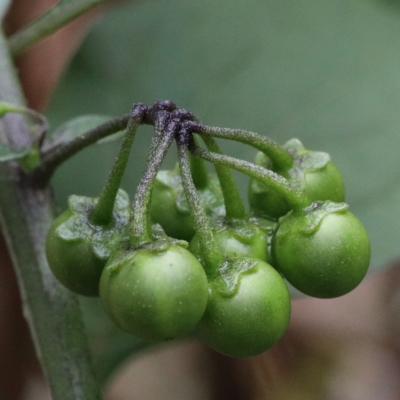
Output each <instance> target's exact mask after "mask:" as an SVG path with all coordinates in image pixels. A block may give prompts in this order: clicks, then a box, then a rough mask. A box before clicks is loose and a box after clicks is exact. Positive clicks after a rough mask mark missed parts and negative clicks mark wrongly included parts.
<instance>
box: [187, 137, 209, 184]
mask: <svg viewBox="0 0 400 400" xmlns="http://www.w3.org/2000/svg"><path fill="white" fill-rule="evenodd" d="M193 139H194V141H195V143H196V144H198V143H197V138H196V137H193ZM189 160H190V172H191V174H192V178H193V183H194V185H195V186H196V189H200V190H201V189H204V188H206V187H207V184H208V182H209V177H208V170H207V165H206V163H205V162H204V160H202V159H201V158H198V157H194V156H193V155H192V154H191V153H190V154H189Z"/></svg>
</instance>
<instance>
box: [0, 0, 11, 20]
mask: <svg viewBox="0 0 400 400" xmlns="http://www.w3.org/2000/svg"><path fill="white" fill-rule="evenodd" d="M10 4H11V0H0V18H3V17H4V15H5V14H6V12H7V11H8V7H9V6H10Z"/></svg>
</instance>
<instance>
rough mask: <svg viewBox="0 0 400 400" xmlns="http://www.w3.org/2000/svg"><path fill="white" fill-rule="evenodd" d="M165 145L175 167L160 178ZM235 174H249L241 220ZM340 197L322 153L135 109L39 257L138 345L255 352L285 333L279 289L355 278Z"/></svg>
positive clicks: (354, 250)
mask: <svg viewBox="0 0 400 400" xmlns="http://www.w3.org/2000/svg"><path fill="white" fill-rule="evenodd" d="M140 124H152V125H154V127H155V130H154V135H153V141H152V146H151V149H150V152H149V156H148V161H147V166H146V170H145V172H144V175H143V177H142V180H141V181H140V183H139V185H138V187H137V188H136V193H135V197H134V200H133V202H132V203H131V202H130V200H129V198H128V195H127V194H126V193H125V192H124V191H123V190H121V189H119V184H120V181H121V177H122V173H123V170H124V169H125V166H126V161H127V157H128V155H129V151H130V146H131V144H132V141H133V137H134V135H135V132H136V129H137V127H138V126H139V125H140ZM213 137H220V138H221V137H222V138H227V139H233V140H237V141H240V142H244V143H248V144H250V145H253V146H254V147H255V148H257V149H259V150H261V152H260V153H258V154H257V156H256V161H255V163H250V162H247V161H244V160H239V159H235V158H232V157H228V156H226V155H223V154H222V153H221V151H220V150H219V147H218V145H217V144H216V142H215V140H214V138H213ZM199 139H202V140H203V141H204V143H205V146H206V148H204V147H202V146H200V145H199ZM173 141H175V142H176V144H177V147H178V161H179V164H178V165H177V166H176V167H175V168H174V169H173V170H169V171H164V170H160V166H161V163H162V160H163V158H164V156H165V154H166V153H167V151H168V149H169V147H170V145H171V143H172V142H173ZM206 160H207V161H210V162H211V163H213V164H214V166H215V170H216V174H211V173H209V172H208V170H207V167H206ZM231 169H236V170H238V171H241V172H243V173H245V174H247V175H248V176H249V177H250V183H249V189H248V198H249V204H250V212H246V211H245V206H244V205H243V202H242V200H241V198H240V196H239V192H238V189H237V186H236V184H235V183H234V181H233V177H232V173H231ZM344 197H345V196H344V188H343V182H342V178H341V175H340V173H339V171H338V169H337V168H336V166H335V165H334V164H333V163H332V161H331V160H330V157H329V155H328V154H326V153H322V152H314V151H310V150H306V149H305V148H304V147H303V145H302V144H301V143H300V142H299V141H298V140H297V139H293V140H291V141H289V142H287V143H286V144H285V145H284V146H279V145H277V144H276V143H275V142H273V141H271V140H270V139H267V138H264V137H263V136H260V135H256V134H254V133H251V132H244V131H237V130H228V129H221V128H211V127H207V126H205V125H202V124H201V123H200V122H199V121H198V120H196V119H195V118H194V116H193V115H192V114H190V113H189V112H187V111H186V110H182V109H178V108H176V106H175V104H173V103H171V102H169V101H160V102H157V103H156V104H154V105H153V106H152V107H147V106H144V105H142V104H137V105H135V106H134V108H133V110H132V113H131V118H130V120H129V123H128V127H127V132H126V134H125V137H124V141H123V144H122V147H121V151H120V154H119V156H118V159H117V161H116V163H115V165H114V168H113V170H112V171H111V173H110V176H109V179H108V181H107V184H106V186H105V188H104V190H103V192H102V194H101V195H100V197H99V198H98V199H92V198H87V197H82V196H71V197H70V199H69V209H68V210H67V211H65V212H64V213H63V214H61V215H60V216H59V217H58V218H57V219H56V220H55V221H54V223H53V225H52V227H51V229H50V231H49V234H48V237H47V243H46V251H47V258H48V262H49V265H50V268H51V270H52V271H53V273H54V275H55V276H56V278H57V279H58V280H59V281H60V282H61V283H62V284H63V285H65V286H66V287H67V288H68V289H70V290H72V291H74V292H76V293H78V294H81V295H85V296H97V295H100V298H101V302H102V304H103V307H104V310H105V312H106V314H107V315H108V316H109V318H110V319H111V320H112V321H114V323H115V324H116V325H117V326H119V327H120V328H121V329H123V330H124V331H126V332H129V333H131V334H133V335H134V336H136V337H138V338H142V339H145V340H151V341H158V340H166V339H173V338H179V337H183V336H185V335H188V334H191V333H195V334H197V335H198V336H199V337H200V338H201V339H202V340H203V341H204V342H206V343H207V344H208V345H209V346H210V347H212V348H213V349H215V350H216V351H219V352H220V353H222V354H225V355H228V356H232V357H249V356H254V355H257V354H260V353H262V352H264V351H266V350H267V349H269V348H270V347H271V346H272V345H274V344H275V343H276V342H277V341H278V340H279V338H280V337H281V336H282V335H283V333H284V332H285V330H286V328H287V326H288V323H289V319H290V310H291V300H290V296H289V292H288V288H287V285H286V282H285V280H286V281H288V282H289V283H290V284H291V285H293V286H294V287H295V288H297V289H298V290H300V291H301V292H303V293H305V294H308V295H310V296H314V297H319V298H332V297H337V296H341V295H343V294H346V293H348V292H349V291H351V290H353V289H354V288H355V287H356V286H357V285H358V284H359V283H360V282H361V281H362V279H363V278H364V276H365V274H366V272H367V269H368V265H369V262H370V245H369V240H368V236H367V233H366V231H365V229H364V227H363V226H362V224H361V223H360V221H359V220H358V219H357V218H356V217H355V216H354V215H353V214H352V213H351V212H350V211H349V210H348V206H347V204H345V203H344Z"/></svg>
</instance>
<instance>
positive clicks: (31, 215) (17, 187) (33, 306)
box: [0, 35, 100, 400]
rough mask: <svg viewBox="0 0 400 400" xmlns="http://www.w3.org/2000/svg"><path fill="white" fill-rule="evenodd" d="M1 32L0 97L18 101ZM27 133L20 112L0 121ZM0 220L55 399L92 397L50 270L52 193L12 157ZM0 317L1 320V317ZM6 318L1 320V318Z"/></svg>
mask: <svg viewBox="0 0 400 400" xmlns="http://www.w3.org/2000/svg"><path fill="white" fill-rule="evenodd" d="M6 48H7V47H6V45H5V42H4V40H3V38H2V36H1V35H0V72H1V79H0V82H1V83H0V98H1V99H4V100H5V101H8V102H10V103H13V104H17V105H22V104H23V100H22V97H21V95H20V93H21V92H20V89H19V84H18V82H17V80H16V77H15V74H14V71H13V69H12V67H11V65H10V64H9V65H7V63H6V62H5V61H6V60H7V61H8V60H9V55H8V54H7V50H6ZM6 134H9V135H10V137H12V138H14V139H16V140H17V139H18V138H21V137H24V136H29V135H30V133H29V129H28V127H27V125H26V123H24V120H23V118H21V115H18V114H13V115H7V116H5V118H2V119H1V121H0V136H3V135H6ZM0 193H1V196H0V222H1V230H2V233H3V234H4V237H5V238H6V241H7V245H8V249H9V251H10V254H11V257H12V260H13V264H14V268H15V272H16V275H17V278H18V284H19V288H20V291H21V295H22V301H23V308H24V315H25V317H26V319H27V321H28V324H29V327H30V330H31V334H32V337H33V340H34V344H35V347H36V352H37V355H38V357H39V360H40V362H41V365H42V367H43V371H44V373H45V375H46V377H47V380H48V383H49V386H50V390H51V394H52V398H53V399H54V400H77V399H80V400H97V399H100V392H99V388H98V386H97V382H96V379H95V377H94V373H93V370H92V365H91V361H90V355H89V348H88V344H87V340H86V335H85V330H84V326H83V323H82V319H81V311H80V307H79V302H78V299H77V297H76V296H75V295H74V294H72V293H71V292H69V291H68V290H67V289H65V288H63V287H62V286H61V285H60V284H59V283H58V282H57V281H56V279H55V278H54V276H53V274H52V273H51V271H50V269H49V267H48V264H47V261H46V254H45V239H46V235H47V231H48V229H49V227H50V225H51V222H52V210H51V193H50V191H49V190H48V189H44V190H40V189H37V187H36V185H35V183H34V182H32V180H31V177H30V176H28V175H27V174H25V173H24V172H23V171H21V169H20V168H19V166H18V164H17V163H15V162H12V161H11V162H7V163H0ZM3 322H4V321H3ZM4 323H6V322H4Z"/></svg>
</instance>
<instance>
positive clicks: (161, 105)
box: [151, 100, 176, 113]
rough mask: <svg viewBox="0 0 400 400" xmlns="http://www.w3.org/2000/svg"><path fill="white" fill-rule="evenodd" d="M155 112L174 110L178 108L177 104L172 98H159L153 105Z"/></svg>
mask: <svg viewBox="0 0 400 400" xmlns="http://www.w3.org/2000/svg"><path fill="white" fill-rule="evenodd" d="M151 108H152V110H153V112H155V113H156V112H158V111H169V112H172V111H174V110H175V109H176V104H175V103H173V102H172V101H170V100H159V101H157V102H156V103H154V104H153V106H152V107H151Z"/></svg>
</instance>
